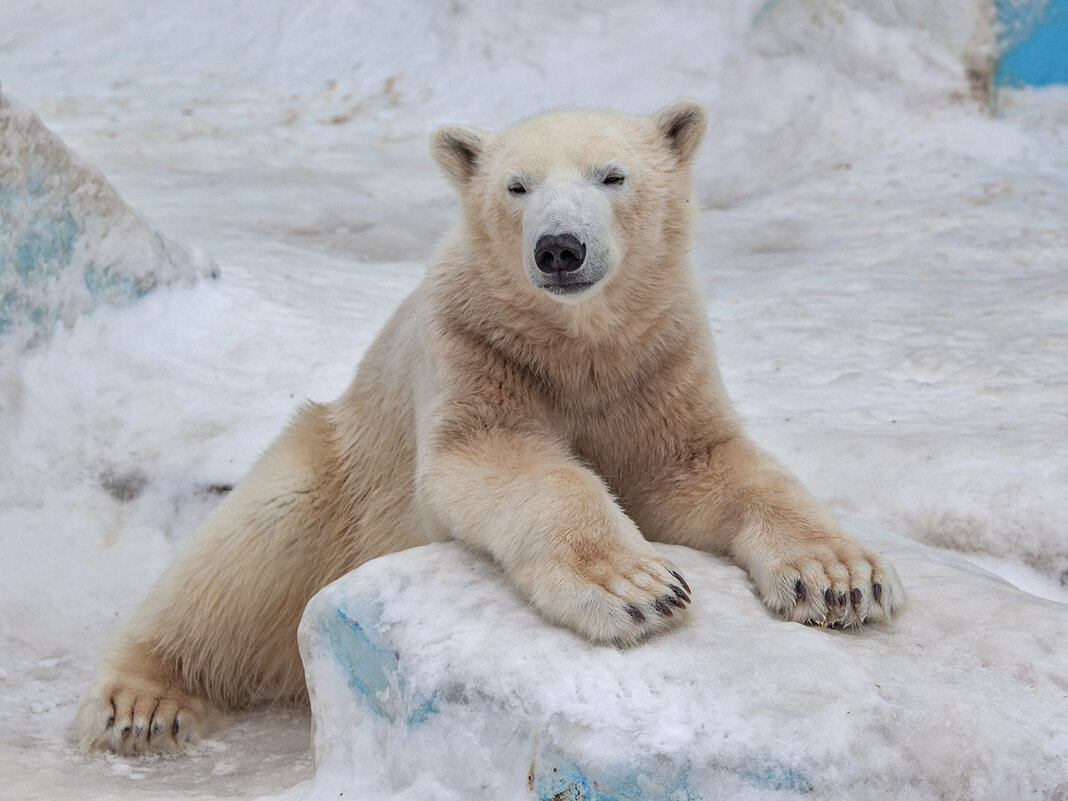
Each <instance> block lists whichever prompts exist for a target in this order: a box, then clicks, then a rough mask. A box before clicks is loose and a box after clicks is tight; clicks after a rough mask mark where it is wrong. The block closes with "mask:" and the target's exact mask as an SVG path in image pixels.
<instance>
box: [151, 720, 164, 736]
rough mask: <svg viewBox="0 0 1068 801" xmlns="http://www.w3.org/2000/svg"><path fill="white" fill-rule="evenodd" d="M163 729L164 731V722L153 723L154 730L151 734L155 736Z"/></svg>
mask: <svg viewBox="0 0 1068 801" xmlns="http://www.w3.org/2000/svg"><path fill="white" fill-rule="evenodd" d="M161 731H163V724H162V723H153V724H152V732H151V734H150V735H149V736H151V737H155V736H156V735H157V734H159V733H160V732H161Z"/></svg>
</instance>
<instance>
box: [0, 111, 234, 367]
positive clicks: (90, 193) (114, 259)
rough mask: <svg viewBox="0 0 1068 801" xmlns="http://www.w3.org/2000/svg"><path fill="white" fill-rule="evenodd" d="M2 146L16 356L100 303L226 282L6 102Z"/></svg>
mask: <svg viewBox="0 0 1068 801" xmlns="http://www.w3.org/2000/svg"><path fill="white" fill-rule="evenodd" d="M0 143H2V144H3V146H2V147H0V221H2V223H3V236H2V237H0V337H5V336H6V337H9V338H14V340H15V348H16V349H17V348H18V344H19V343H27V342H30V343H32V342H40V341H41V340H43V339H44V338H45V337H47V336H48V334H49V333H51V331H52V328H53V326H54V325H55V324H56V323H57V322H59V321H62V322H63V323H65V324H66V325H67V326H70V325H73V323H74V319H75V317H77V316H78V315H79V314H82V313H83V312H86V311H88V310H90V309H92V308H94V307H95V306H96V305H97V304H100V303H108V304H112V305H120V304H125V303H130V302H131V301H133V300H136V299H137V298H139V297H142V296H144V295H145V294H146V293H148V292H149V291H151V290H152V289H154V288H155V287H157V286H159V285H160V284H168V283H172V282H174V281H177V280H184V281H192V280H193V279H194V278H196V277H197V276H198V275H213V276H214V275H216V274H217V272H216V269H215V266H214V264H212V263H211V261H210V260H209V259H208V258H207V256H206V255H205V254H203V253H201V252H200V251H197V250H192V249H190V248H188V247H186V246H185V245H181V244H179V243H177V242H174V241H172V240H170V239H167V238H166V237H164V236H163V235H161V234H159V233H157V232H156V231H154V230H152V229H151V228H150V227H149V226H148V225H147V224H146V223H145V221H144V220H143V219H142V218H141V217H140V215H138V214H137V213H136V212H134V211H133V210H131V209H130V208H129V206H127V205H126V204H125V203H124V202H123V200H122V198H120V197H119V195H118V193H117V192H116V191H115V190H114V189H113V188H112V187H111V185H110V184H109V183H108V182H107V180H106V179H105V178H104V176H103V175H102V174H101V172H100V171H99V170H98V169H96V168H94V167H91V166H89V165H88V164H86V163H85V162H84V161H82V160H81V159H80V158H78V156H76V155H75V154H74V153H72V152H71V151H70V149H68V148H67V147H66V146H65V145H64V144H63V142H62V141H61V140H60V139H59V137H57V136H56V135H55V134H53V133H52V132H51V131H49V130H48V129H47V128H46V127H45V126H44V124H43V123H42V122H41V121H40V119H38V117H37V116H36V115H35V114H34V113H33V112H32V111H30V110H29V109H28V108H26V107H25V106H23V105H21V104H19V103H18V102H16V101H14V100H12V99H11V98H8V97H5V96H4V95H3V94H0ZM5 344H6V343H5Z"/></svg>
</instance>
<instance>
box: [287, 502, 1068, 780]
mask: <svg viewBox="0 0 1068 801" xmlns="http://www.w3.org/2000/svg"><path fill="white" fill-rule="evenodd" d="M847 524H848V527H850V528H852V529H853V530H854V531H859V532H860V533H861V534H862V536H863V537H864V539H866V540H867V541H868V542H869V543H871V544H872V545H873V546H874V547H875V548H876V550H878V551H880V552H882V553H883V554H884V555H885V556H886V557H887V558H888V559H890V560H891V561H892V562H893V563H894V564H896V565H897V566H898V568H899V570H900V572H901V575H902V576H907V577H908V578H907V579H906V582H905V583H906V585H907V590H908V593H909V596H910V599H911V604H912V605H911V609H910V610H909V611H908V612H906V614H905V615H904V616H903V617H902V618H901V619H900V620H899V621H898V622H896V623H895V624H894V625H892V626H890V627H888V628H869V629H865V630H862V631H829V630H821V629H815V628H807V627H804V626H800V625H795V624H788V623H783V622H780V621H778V620H775V619H774V618H772V617H771V616H770V615H769V614H768V613H767V612H766V611H765V610H764V609H763V607H762V606H761V604H760V602H759V600H758V599H757V597H756V595H755V592H754V590H753V588H752V586H751V584H750V582H749V581H748V579H747V578H746V576H745V574H744V572H743V571H742V570H740V569H739V568H737V567H735V566H733V565H731V564H730V563H729V562H727V561H726V560H722V559H716V558H714V557H711V556H708V555H705V554H700V553H695V552H693V551H688V550H687V549H685V548H680V547H677V546H674V547H673V546H662V550H663V551H664V552H665V554H666V555H668V557H669V558H671V559H672V560H673V561H674V562H676V563H677V564H685V565H686V566H687V567H686V570H687V579H688V580H689V581H690V585H691V587H692V589H693V591H694V593H693V594H694V599H695V603H694V606H693V607H692V610H693V613H692V617H691V620H690V622H689V623H688V625H686V626H685V627H683V628H681V629H679V630H676V631H674V632H671V633H669V634H667V635H665V636H661V637H657V638H654V639H652V640H650V641H649V642H647V643H645V644H643V645H641V646H639V647H638V648H634V649H631V650H627V651H617V650H615V649H612V648H602V647H597V646H593V645H590V644H588V643H587V642H585V641H583V640H582V639H581V638H579V637H577V636H575V635H573V634H571V633H570V632H568V631H565V630H563V629H560V628H557V627H554V626H551V625H549V624H546V623H545V622H543V621H542V620H541V619H540V618H539V617H538V615H537V613H536V612H534V611H533V609H531V608H530V607H529V606H528V605H527V604H526V603H524V602H523V601H522V599H520V598H519V597H518V596H517V595H516V594H515V593H514V592H513V591H512V590H511V589H510V588H509V586H508V584H507V581H506V580H505V579H504V578H503V576H502V575H501V574H500V571H499V570H497V569H496V568H495V567H494V566H493V565H492V564H491V563H490V562H488V561H487V560H485V559H483V558H481V557H479V556H477V555H475V554H472V553H471V552H469V551H468V550H466V549H464V548H463V547H462V546H459V545H455V544H442V545H432V546H427V547H424V548H419V549H416V550H415V551H409V552H407V553H404V554H396V555H393V556H389V557H385V558H383V559H379V560H376V561H374V562H371V563H369V564H367V565H365V566H363V567H361V568H360V569H358V570H356V571H355V572H353V573H351V574H349V575H348V576H346V577H344V578H342V579H341V580H339V581H337V582H335V583H334V584H332V585H330V586H329V587H327V588H326V589H324V590H323V591H322V592H320V593H319V594H318V595H317V596H316V597H315V598H314V599H313V600H312V601H311V603H309V605H308V608H307V610H306V611H305V615H304V620H303V621H302V623H301V632H300V641H301V653H302V655H303V657H304V661H305V665H306V668H307V675H308V678H309V687H310V688H311V693H312V712H313V717H314V733H315V734H314V739H315V750H316V766H317V775H316V780H315V784H314V787H313V789H312V791H311V793H310V795H309V796H308V798H309V799H315V801H327V799H337V798H340V797H345V798H349V797H355V798H359V799H364V800H365V801H376V799H382V801H386V799H389V800H390V801H401V799H413V801H414V800H415V799H429V798H433V799H438V800H439V801H440V800H443V799H469V798H494V799H502V801H503V800H505V799H521V798H536V799H576V801H579V800H580V799H581V800H582V801H594V800H596V801H623V799H638V798H644V799H713V798H731V799H738V800H739V801H743V800H745V799H779V798H792V797H805V798H812V799H844V798H849V799H856V800H857V801H864V799H873V800H874V799H879V801H883V800H884V799H888V798H908V799H910V801H925V800H926V799H932V800H933V799H943V798H968V799H971V801H1004V799H1008V798H1028V797H1037V798H1059V797H1062V796H1064V794H1066V793H1068V716H1066V715H1065V714H1064V713H1065V709H1066V706H1065V692H1066V688H1068V658H1066V657H1065V655H1064V651H1063V648H1062V647H1061V646H1062V645H1063V643H1064V642H1065V641H1066V638H1068V607H1066V606H1064V605H1062V604H1056V603H1051V602H1048V601H1041V600H1038V599H1036V598H1034V597H1032V596H1029V595H1027V594H1025V593H1021V592H1019V591H1017V590H1015V589H1013V588H1012V587H1011V586H1009V585H1008V584H1006V583H1004V582H1002V581H1001V580H999V579H997V578H995V577H993V576H991V575H990V574H986V573H984V572H982V571H980V570H977V569H976V568H974V567H972V566H971V565H969V564H968V563H967V562H964V561H963V560H961V559H959V558H956V557H953V556H950V555H947V554H945V553H941V552H937V551H933V550H931V549H928V548H925V547H923V546H920V545H916V544H914V543H911V542H908V541H907V540H903V539H901V538H899V537H894V536H891V535H888V534H882V533H879V532H878V531H877V530H875V529H873V528H871V527H867V526H864V525H863V524H861V523H859V522H858V521H852V520H850V521H847ZM1021 621H1026V625H1021ZM517 633H521V635H520V636H517Z"/></svg>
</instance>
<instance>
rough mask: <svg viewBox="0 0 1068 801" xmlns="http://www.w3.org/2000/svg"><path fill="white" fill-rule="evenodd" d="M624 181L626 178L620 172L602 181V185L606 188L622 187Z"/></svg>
mask: <svg viewBox="0 0 1068 801" xmlns="http://www.w3.org/2000/svg"><path fill="white" fill-rule="evenodd" d="M623 180H624V176H622V175H620V174H619V173H618V172H610V173H609V174H608V175H606V176H605V177H604V180H603V181H601V183H602V184H604V185H605V186H621V185H622V184H623Z"/></svg>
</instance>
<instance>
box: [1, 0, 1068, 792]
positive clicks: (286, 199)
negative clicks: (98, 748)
mask: <svg viewBox="0 0 1068 801" xmlns="http://www.w3.org/2000/svg"><path fill="white" fill-rule="evenodd" d="M762 5H763V4H762V3H760V2H755V0H747V2H742V3H727V2H715V3H698V2H686V3H677V4H673V5H672V6H671V7H670V11H667V10H664V9H650V8H648V7H647V5H646V4H643V3H638V2H625V3H618V4H615V5H614V6H613V12H612V16H611V18H610V19H609V18H608V17H606V16H603V15H602V14H600V13H599V12H598V10H597V7H596V6H594V5H592V4H590V5H586V4H581V3H580V4H577V5H576V4H573V3H548V4H541V5H538V6H536V7H535V6H531V7H529V8H526V7H520V8H519V9H518V10H516V11H514V12H510V13H509V14H501V13H499V11H495V10H494V9H495V6H494V5H493V4H491V3H482V2H476V3H471V4H467V5H461V4H455V5H453V6H448V7H445V6H443V7H442V8H441V9H436V10H431V6H430V5H429V4H425V5H424V4H419V3H415V2H411V3H393V4H390V3H381V4H375V3H371V4H364V5H362V6H361V7H360V9H358V10H339V9H337V8H335V6H334V4H330V3H326V2H309V3H303V4H300V5H292V4H288V3H284V2H281V0H277V2H270V3H261V4H256V6H255V7H251V6H249V7H245V6H243V5H239V4H221V7H220V4H214V3H208V2H195V3H188V2H184V3H177V2H175V3H164V4H157V5H155V6H153V7H152V9H151V11H149V10H145V9H135V10H130V8H129V7H127V6H126V5H125V4H121V3H119V2H117V1H116V0H97V2H92V3H83V4H78V6H77V7H76V8H75V6H73V5H71V4H66V3H61V2H52V3H50V2H44V3H38V4H33V5H30V4H24V3H15V2H12V0H0V20H2V22H3V24H2V25H0V84H2V88H3V91H4V92H5V93H6V94H10V95H12V96H13V97H15V98H17V99H18V100H20V101H22V102H23V103H25V104H27V105H28V106H29V107H31V108H32V109H33V110H34V111H36V112H37V113H38V114H39V115H40V116H41V117H42V119H43V120H44V122H45V123H46V124H47V125H48V126H49V127H50V128H51V129H52V130H53V131H55V132H57V133H58V134H60V135H61V136H62V137H63V138H64V140H65V141H66V142H67V144H68V145H70V146H71V147H72V148H73V149H74V150H75V151H76V152H78V153H79V154H80V155H81V156H83V157H84V158H86V159H87V160H88V161H89V162H91V163H93V164H96V165H97V166H99V167H100V168H101V169H102V170H103V171H104V173H105V174H106V175H107V176H108V178H109V179H110V180H111V181H112V183H113V184H114V185H115V187H116V188H117V189H118V191H119V193H120V194H121V195H122V196H123V198H124V199H125V200H126V201H127V202H128V203H129V204H130V205H132V206H133V207H134V208H136V209H138V210H139V211H141V212H142V213H143V214H144V215H145V216H146V217H147V218H148V219H149V221H150V222H151V223H152V224H154V225H155V226H156V227H157V228H158V229H160V230H161V231H163V232H165V233H166V234H167V235H169V236H171V237H172V238H174V239H176V240H179V241H181V242H184V243H186V244H189V245H191V246H194V247H197V248H200V249H202V250H203V251H205V252H207V253H208V254H210V255H211V256H212V257H213V258H214V259H215V260H216V261H217V262H218V264H219V265H220V267H221V269H222V277H221V278H220V279H219V280H217V281H202V282H201V283H199V284H198V285H196V286H195V287H193V288H185V289H171V290H163V291H159V292H156V293H154V294H152V295H150V296H148V297H147V298H145V299H144V300H142V301H140V302H139V303H137V304H135V305H133V306H130V307H128V308H123V309H103V310H99V311H97V312H95V313H94V314H93V315H91V316H89V317H85V318H82V319H80V320H78V322H77V323H76V324H75V325H74V326H73V328H71V329H69V330H68V329H61V330H59V331H57V332H56V334H55V335H54V336H53V337H52V339H51V340H50V341H49V342H48V343H47V344H46V345H44V346H42V347H38V348H35V349H33V350H31V351H28V352H26V353H24V354H22V355H20V356H16V355H14V354H12V353H10V352H7V351H3V350H0V359H3V361H2V362H0V549H2V550H0V553H2V561H0V576H2V586H0V722H2V725H0V755H2V756H0V797H5V798H6V797H10V798H21V799H33V798H44V797H48V798H57V797H72V796H75V795H77V796H78V797H83V798H94V797H98V798H106V797H120V798H121V797H130V798H133V797H175V798H177V797H183V798H185V797H252V796H255V795H259V794H266V793H273V792H278V791H283V790H286V789H287V788H289V787H291V786H293V785H295V784H296V783H298V782H300V781H303V780H305V779H307V778H309V777H310V775H311V769H312V768H311V755H310V752H309V750H308V749H309V737H308V733H307V722H308V721H307V717H306V716H305V715H303V714H302V713H295V712H293V713H290V712H269V713H249V714H247V715H243V716H241V717H240V718H239V719H238V721H237V725H236V727H233V728H230V729H227V730H226V731H225V732H224V733H222V734H220V736H219V737H218V738H217V739H216V740H214V741H212V742H211V743H209V744H208V745H207V746H206V747H205V748H204V749H202V750H201V751H200V752H199V753H198V754H196V755H194V756H193V757H192V758H191V759H190V760H176V759H159V760H147V761H137V760H125V759H119V758H114V757H104V756H95V757H84V756H81V755H79V754H78V753H77V752H76V750H75V749H74V747H73V743H72V741H71V737H70V731H69V722H70V719H71V717H72V716H73V712H74V709H75V706H76V703H77V700H78V697H79V695H80V694H81V693H82V692H83V690H84V688H85V687H86V686H87V684H88V682H89V680H90V677H91V674H92V665H93V662H94V661H95V660H96V659H97V658H98V657H99V656H100V654H101V651H102V648H103V644H104V643H105V642H106V640H107V638H108V637H109V636H110V634H111V633H112V632H113V631H114V629H115V626H116V625H117V623H118V622H119V621H120V620H122V619H124V618H125V617H126V616H127V615H128V614H129V613H130V612H131V611H132V609H133V608H134V607H135V606H136V605H137V603H138V602H139V600H140V599H141V598H142V597H143V595H144V593H145V591H146V590H147V587H148V586H149V584H150V583H151V581H152V580H153V578H154V577H155V576H156V575H158V574H159V572H160V571H161V570H162V569H163V567H164V566H165V565H166V564H167V563H168V561H169V560H170V558H171V557H172V556H173V554H174V552H175V549H176V548H177V547H179V546H180V544H181V543H182V542H183V541H184V540H185V539H187V538H188V536H189V535H190V534H191V533H192V531H193V529H194V528H195V526H196V524H197V522H198V521H199V520H200V519H201V518H202V517H203V516H204V514H205V513H206V512H207V510H208V509H210V508H211V506H212V505H213V504H214V503H216V502H217V501H218V497H219V495H218V492H217V488H219V487H222V486H225V485H228V484H232V483H233V482H235V481H237V480H238V479H239V478H240V477H241V476H242V475H243V473H244V472H245V470H246V469H247V468H248V466H249V465H250V464H251V462H252V461H253V460H254V459H255V457H256V455H257V454H258V453H259V451H260V450H261V449H262V448H263V447H265V445H266V444H267V443H268V442H269V441H270V439H271V437H273V436H274V434H275V433H276V432H277V431H278V430H279V429H280V428H281V426H282V425H283V424H284V423H285V420H286V419H287V418H288V416H289V415H290V413H291V412H292V410H293V409H294V408H295V406H296V405H297V404H298V403H299V402H301V401H302V400H303V399H306V398H310V399H313V400H327V399H330V398H332V397H334V396H336V395H337V394H339V393H340V391H341V390H342V388H343V387H344V385H345V384H346V383H347V381H348V380H349V379H350V378H351V375H352V371H353V369H354V367H355V365H356V363H357V361H358V359H359V357H360V354H361V353H362V351H363V349H364V348H365V347H366V346H367V344H368V343H369V342H370V340H371V338H372V337H373V336H374V333H375V331H376V330H377V329H378V327H379V326H380V325H381V324H382V323H383V322H384V321H385V319H386V317H387V316H388V314H389V313H390V311H391V310H392V308H393V307H394V306H395V305H396V303H397V302H399V300H400V299H401V298H402V297H403V296H404V294H405V293H406V292H407V291H409V290H410V289H411V288H412V287H413V286H414V285H415V284H416V283H417V281H418V280H419V277H420V275H421V271H422V264H423V261H424V260H425V258H426V257H427V255H428V253H429V252H430V250H431V248H432V247H433V243H434V241H435V240H436V239H437V237H438V236H439V235H440V234H441V233H442V231H443V230H444V229H445V227H446V226H447V225H448V222H449V220H451V219H452V218H453V216H454V215H455V213H456V203H455V201H454V199H453V197H452V194H451V192H450V190H449V189H448V187H447V185H446V183H445V181H444V179H443V178H441V177H440V176H439V174H438V173H437V171H436V169H435V167H434V165H433V163H432V162H431V160H430V158H429V155H428V154H427V148H426V138H427V135H428V133H429V131H430V130H431V129H432V128H433V127H434V125H436V124H438V123H441V122H446V121H448V122H465V123H471V124H475V125H479V126H483V127H487V128H494V127H499V126H501V125H504V124H507V123H509V122H511V121H513V120H514V119H516V118H518V117H521V116H525V115H527V114H529V113H532V112H534V111H537V110H541V109H544V108H548V107H552V106H559V105H576V104H592V105H599V106H610V107H615V108H620V109H622V110H625V111H630V112H634V113H641V112H647V111H651V110H653V109H655V108H657V107H658V106H660V105H662V104H663V103H665V102H668V101H669V100H671V99H673V98H674V97H676V96H681V95H690V96H694V97H697V98H699V99H701V100H703V101H704V102H705V103H707V104H708V106H709V109H710V112H711V116H712V124H711V127H710V131H709V134H708V137H707V140H706V144H705V146H704V149H703V153H702V156H701V158H700V161H699V164H698V168H697V169H698V181H697V187H698V194H699V198H700V201H701V213H700V215H699V218H698V233H697V240H696V243H695V261H696V263H697V265H698V269H699V271H700V275H701V277H702V280H703V284H704V287H705V290H706V292H707V299H708V313H709V317H710V319H711V321H712V324H713V328H714V331H715V333H716V337H717V344H718V348H719V357H720V362H721V367H722V371H723V373H724V377H725V381H726V383H727V386H728V389H729V391H730V393H731V395H732V397H733V398H734V400H735V402H736V404H737V406H738V407H739V410H740V412H741V413H742V415H743V416H744V417H745V418H746V419H747V420H748V421H749V428H750V431H751V433H752V434H753V435H754V437H755V438H756V439H757V440H758V441H759V442H761V443H762V444H763V445H765V446H766V447H768V448H769V449H770V450H772V451H773V452H775V453H777V454H778V455H780V456H781V458H782V459H783V460H784V461H785V462H786V463H787V464H788V465H789V466H790V467H791V468H792V469H794V470H795V471H796V472H797V473H798V474H799V475H800V476H801V478H802V479H803V480H804V481H805V482H806V483H807V484H808V486H809V487H810V488H811V489H812V490H813V491H814V492H815V493H816V494H817V495H818V496H819V497H821V498H822V499H823V500H824V501H826V502H827V503H828V504H829V505H830V506H831V507H832V508H833V509H835V510H837V511H840V512H845V513H849V514H853V515H855V516H857V517H859V518H862V519H864V520H867V521H869V522H871V523H874V524H876V525H879V526H881V527H883V528H886V529H889V530H891V531H894V532H896V533H897V534H900V535H903V536H906V537H909V538H911V539H914V540H917V541H920V542H924V543H928V544H932V545H936V546H942V547H949V548H953V549H955V550H957V551H958V552H961V553H967V554H973V553H975V554H980V556H979V557H978V559H979V560H980V562H981V563H982V564H984V565H987V566H990V567H993V568H995V569H997V570H998V571H1000V572H1002V573H1003V574H1005V575H1006V576H1008V577H1009V578H1010V579H1012V580H1014V581H1016V582H1018V583H1022V584H1023V585H1025V586H1026V587H1027V588H1030V589H1031V590H1032V591H1035V592H1041V593H1044V594H1046V595H1048V596H1049V597H1054V598H1058V599H1060V600H1062V601H1064V600H1068V598H1066V594H1065V592H1064V590H1063V588H1062V584H1063V583H1064V579H1065V577H1066V576H1068V541H1066V538H1065V534H1064V532H1065V531H1066V530H1068V503H1066V501H1068V460H1066V459H1065V457H1064V453H1063V452H1064V442H1065V441H1068V436H1066V435H1068V430H1066V429H1068V425H1066V423H1068V415H1066V408H1068V335H1066V326H1068V278H1066V275H1068V270H1066V267H1068V265H1066V261H1068V256H1066V253H1068V233H1066V231H1068V226H1066V225H1065V221H1066V219H1068V192H1066V190H1065V187H1066V186H1068V93H1066V91H1065V90H1064V89H1049V90H1044V91H1025V92H1014V93H1007V94H1005V95H1003V96H1002V99H1001V102H1000V104H999V108H998V109H996V111H997V113H991V109H990V108H989V105H988V104H985V103H982V102H980V101H978V100H976V99H974V98H973V96H972V94H971V87H970V85H969V82H968V80H967V78H966V75H965V73H964V69H963V67H962V63H961V60H960V58H959V52H958V51H957V50H956V49H954V48H955V45H954V43H952V42H947V41H946V40H945V39H944V38H940V36H939V35H938V30H931V29H928V30H920V29H915V28H909V27H907V26H905V25H903V24H898V25H893V24H889V23H887V22H886V21H885V20H883V22H882V23H880V22H877V21H876V20H875V18H874V17H873V16H871V15H868V14H865V13H863V12H861V11H855V10H842V9H839V10H836V11H833V12H831V11H829V10H826V9H825V10H824V14H823V16H820V15H815V16H814V17H813V19H814V20H815V21H814V22H812V23H811V24H812V25H813V26H815V27H814V30H813V31H809V34H811V35H808V36H798V35H793V34H794V33H796V32H792V31H785V30H784V29H782V28H781V27H776V26H775V25H773V24H771V22H767V21H762V20H761V18H760V14H759V11H760V8H761V6H762ZM815 5H816V6H819V5H820V4H815ZM873 5H874V4H873ZM959 5H960V9H959V13H962V14H964V13H965V12H966V11H968V10H969V9H970V8H971V6H970V5H969V4H964V3H962V4H959ZM948 7H949V6H948V5H947V8H948ZM772 22H774V20H772ZM788 34H791V35H788ZM575 43H581V44H578V45H576V44H575ZM572 47H578V48H579V49H580V52H581V58H572V57H570V56H569V55H565V54H571V53H572V50H571V49H569V48H572ZM561 48H562V49H561ZM124 487H136V488H137V491H136V492H135V493H131V492H126V491H124V490H123V489H122V488H124ZM130 495H136V497H129V496H130ZM903 578H904V579H905V583H906V587H907V586H908V578H907V577H903ZM961 615H962V617H966V616H967V615H968V609H967V608H962V609H961ZM1022 624H1023V623H1022Z"/></svg>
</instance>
